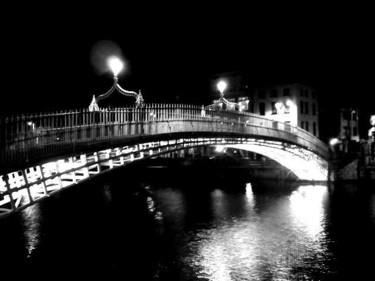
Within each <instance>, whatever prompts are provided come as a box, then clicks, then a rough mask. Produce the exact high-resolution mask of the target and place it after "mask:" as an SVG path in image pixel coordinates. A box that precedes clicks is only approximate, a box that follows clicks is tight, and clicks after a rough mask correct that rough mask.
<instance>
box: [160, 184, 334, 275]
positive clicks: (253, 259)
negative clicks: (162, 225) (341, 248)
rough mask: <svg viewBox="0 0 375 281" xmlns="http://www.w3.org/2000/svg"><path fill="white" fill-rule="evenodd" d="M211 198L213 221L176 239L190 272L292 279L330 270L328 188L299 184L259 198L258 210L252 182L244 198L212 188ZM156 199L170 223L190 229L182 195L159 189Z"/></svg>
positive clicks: (183, 263) (175, 191) (209, 203)
mask: <svg viewBox="0 0 375 281" xmlns="http://www.w3.org/2000/svg"><path fill="white" fill-rule="evenodd" d="M196 195H197V196H199V194H196ZM210 195H211V196H210V197H209V200H208V202H206V203H207V204H208V205H210V208H211V211H212V221H211V222H207V223H206V224H203V225H202V224H200V225H199V227H195V230H193V231H187V232H186V231H185V232H182V231H181V232H180V233H178V234H177V235H178V238H177V239H176V240H177V241H179V242H178V243H179V246H178V247H181V249H180V252H181V253H183V254H182V255H181V256H180V257H179V258H180V262H181V263H182V266H183V267H189V268H191V271H192V272H194V273H195V274H196V276H197V277H199V278H206V279H208V280H215V281H224V280H263V279H264V278H266V279H268V278H269V279H272V280H291V279H292V280H293V279H295V278H305V277H306V278H307V277H308V276H311V274H317V273H318V272H323V273H324V272H326V271H328V270H329V269H328V268H326V266H325V264H326V262H327V259H332V257H331V256H330V254H329V251H328V250H327V246H326V243H325V241H324V238H325V228H324V224H325V217H324V214H325V211H324V204H325V201H326V198H327V187H326V186H317V185H316V186H313V185H310V186H300V187H298V188H297V189H296V190H295V191H293V192H292V193H291V194H290V193H289V194H288V195H285V196H281V197H277V198H276V197H273V198H272V197H271V198H264V196H263V197H262V198H259V200H265V202H263V203H265V204H263V205H262V204H260V205H259V206H258V207H257V203H259V202H257V195H254V192H253V190H252V186H251V184H247V185H246V189H245V193H244V194H230V193H226V192H225V191H223V190H220V189H215V190H213V191H211V193H210ZM157 196H158V198H159V202H160V204H161V208H163V209H164V211H163V213H164V214H165V215H166V216H167V219H169V220H170V224H171V225H174V224H175V223H177V224H178V225H179V228H180V229H182V228H184V227H185V228H186V229H189V226H186V225H185V226H182V225H181V224H182V223H183V220H186V212H185V208H186V202H185V201H186V200H184V199H183V198H184V193H183V192H182V191H181V190H171V189H169V190H158V191H157ZM166 198H169V200H167V202H168V203H167V204H165V199H166ZM171 202H173V204H171ZM182 202H183V203H182ZM180 203H182V204H181V205H179V204H180ZM200 203H202V202H200ZM198 205H200V206H199V207H197V208H198V209H199V210H200V211H202V212H205V210H204V209H205V207H204V206H202V204H198V203H197V206H198ZM193 206H194V205H193ZM190 211H191V210H190ZM191 228H193V229H194V226H191ZM301 268H302V269H303V270H302V271H301Z"/></svg>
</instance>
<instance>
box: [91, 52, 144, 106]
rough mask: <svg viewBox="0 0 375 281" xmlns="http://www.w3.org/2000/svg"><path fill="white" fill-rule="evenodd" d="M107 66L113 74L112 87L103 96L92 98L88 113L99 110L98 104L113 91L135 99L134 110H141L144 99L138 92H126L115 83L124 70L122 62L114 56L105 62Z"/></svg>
mask: <svg viewBox="0 0 375 281" xmlns="http://www.w3.org/2000/svg"><path fill="white" fill-rule="evenodd" d="M107 64H108V66H109V68H110V69H111V71H112V72H113V85H112V87H111V88H110V89H109V90H108V91H107V92H106V93H104V94H102V95H100V96H98V97H97V98H96V97H95V95H94V96H93V98H92V101H91V104H90V105H89V110H90V111H97V110H99V106H98V102H99V101H100V100H102V99H105V98H108V97H109V96H110V95H111V94H112V93H113V92H114V91H115V90H117V91H118V92H119V93H120V94H122V95H124V96H130V97H134V98H135V106H136V108H142V107H143V106H144V99H143V96H142V94H141V91H140V90H139V92H138V93H136V92H134V91H127V90H125V89H123V88H121V86H120V85H119V84H118V83H117V82H118V78H117V75H118V74H119V73H120V72H121V71H122V69H123V68H124V64H123V62H122V61H121V60H120V59H119V58H118V57H116V56H110V57H109V58H108V60H107Z"/></svg>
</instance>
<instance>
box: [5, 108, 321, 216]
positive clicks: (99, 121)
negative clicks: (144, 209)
mask: <svg viewBox="0 0 375 281" xmlns="http://www.w3.org/2000/svg"><path fill="white" fill-rule="evenodd" d="M0 144H1V147H0V217H3V216H5V215H7V214H10V213H12V212H15V211H17V210H20V209H23V208H26V207H27V206H30V205H32V204H34V203H35V202H38V201H39V200H41V199H43V198H46V197H48V196H49V195H51V194H52V193H54V192H57V191H59V190H61V189H63V188H66V187H69V186H71V185H74V184H77V183H79V182H80V181H82V180H87V179H89V178H91V177H92V176H95V175H98V174H101V173H104V172H106V171H109V170H111V169H113V168H116V167H120V166H123V165H126V164H128V163H131V162H133V161H136V160H138V159H143V158H147V157H158V156H161V155H163V154H166V153H170V152H173V151H186V150H189V149H195V148H197V147H202V146H219V145H220V146H225V147H233V148H237V149H244V150H249V151H252V152H256V153H259V154H263V155H265V156H267V157H269V158H271V159H273V160H276V161H277V162H279V163H280V164H281V165H283V166H285V167H287V168H289V169H290V170H291V172H293V173H294V174H295V175H296V176H297V177H298V178H299V179H300V180H305V181H326V180H327V179H328V162H327V160H328V146H327V145H326V144H325V143H323V142H322V141H320V140H319V139H318V138H316V137H315V136H313V135H312V134H310V133H308V132H306V131H305V130H302V129H300V128H298V127H292V126H290V125H288V124H285V123H282V122H277V121H274V120H270V119H267V118H263V117H262V116H259V115H255V114H250V113H247V112H238V111H222V110H208V109H205V108H204V107H200V106H196V105H182V104H146V105H145V106H144V107H143V108H135V107H128V108H113V109H110V108H107V109H101V110H97V111H89V110H88V109H83V110H70V111H61V112H54V113H39V114H31V115H21V116H12V117H3V118H1V119H0Z"/></svg>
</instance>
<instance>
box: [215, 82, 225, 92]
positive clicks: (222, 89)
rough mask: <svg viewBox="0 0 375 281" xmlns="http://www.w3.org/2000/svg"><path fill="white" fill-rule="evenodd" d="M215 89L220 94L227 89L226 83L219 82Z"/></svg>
mask: <svg viewBox="0 0 375 281" xmlns="http://www.w3.org/2000/svg"><path fill="white" fill-rule="evenodd" d="M217 88H218V89H219V91H220V93H222V92H224V90H225V89H226V88H227V83H225V82H224V81H220V82H219V83H217Z"/></svg>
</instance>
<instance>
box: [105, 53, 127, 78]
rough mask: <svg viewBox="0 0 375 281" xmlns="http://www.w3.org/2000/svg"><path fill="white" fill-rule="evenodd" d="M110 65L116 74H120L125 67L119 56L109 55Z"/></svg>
mask: <svg viewBox="0 0 375 281" xmlns="http://www.w3.org/2000/svg"><path fill="white" fill-rule="evenodd" d="M108 66H109V68H110V69H111V70H112V72H113V75H114V76H117V74H119V73H120V71H121V70H122V69H123V68H124V64H123V63H122V61H121V60H120V59H119V58H118V57H109V59H108Z"/></svg>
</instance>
